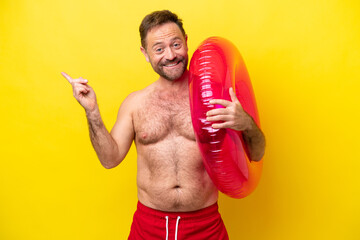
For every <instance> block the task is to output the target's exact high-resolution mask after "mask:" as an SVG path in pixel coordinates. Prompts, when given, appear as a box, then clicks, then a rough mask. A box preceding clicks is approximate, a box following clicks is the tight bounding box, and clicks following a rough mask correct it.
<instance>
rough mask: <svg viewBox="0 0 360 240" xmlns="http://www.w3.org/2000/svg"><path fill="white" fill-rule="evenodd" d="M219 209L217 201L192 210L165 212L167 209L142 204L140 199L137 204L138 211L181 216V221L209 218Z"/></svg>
mask: <svg viewBox="0 0 360 240" xmlns="http://www.w3.org/2000/svg"><path fill="white" fill-rule="evenodd" d="M218 209H219V207H218V203H217V202H216V203H214V204H213V205H211V206H209V207H206V208H203V209H199V210H196V211H191V212H165V211H160V210H157V209H153V208H149V207H147V206H145V205H144V204H142V203H141V202H140V201H138V204H137V211H139V212H141V213H143V214H147V215H150V216H152V217H157V218H165V217H166V216H168V217H169V218H177V217H179V216H180V217H181V221H186V220H193V219H202V218H207V217H209V216H214V215H215V214H219V212H218Z"/></svg>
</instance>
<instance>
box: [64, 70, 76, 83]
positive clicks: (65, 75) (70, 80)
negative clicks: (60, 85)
mask: <svg viewBox="0 0 360 240" xmlns="http://www.w3.org/2000/svg"><path fill="white" fill-rule="evenodd" d="M61 75H63V76H64V78H66V80H68V82H69V83H72V80H73V79H72V78H71V77H70V76H69V75H67V74H66V73H65V72H61Z"/></svg>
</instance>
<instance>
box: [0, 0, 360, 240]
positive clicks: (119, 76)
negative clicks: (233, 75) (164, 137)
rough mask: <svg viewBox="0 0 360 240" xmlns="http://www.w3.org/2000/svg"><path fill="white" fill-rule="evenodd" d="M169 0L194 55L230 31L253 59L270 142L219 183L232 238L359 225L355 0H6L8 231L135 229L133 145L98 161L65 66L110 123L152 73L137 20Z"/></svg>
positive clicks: (17, 234)
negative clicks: (256, 169) (255, 169)
mask: <svg viewBox="0 0 360 240" xmlns="http://www.w3.org/2000/svg"><path fill="white" fill-rule="evenodd" d="M161 9H170V10H172V11H174V12H175V13H177V14H179V16H180V17H181V18H182V19H183V20H184V26H185V30H186V31H187V34H188V37H189V38H188V44H189V54H190V56H191V54H192V53H193V52H194V50H195V49H196V47H197V46H198V44H199V43H200V42H201V41H202V40H204V39H205V38H207V37H210V36H214V35H217V36H222V37H225V38H227V39H230V40H231V41H232V42H233V43H234V44H235V45H236V46H237V47H238V49H239V50H240V52H241V53H242V55H243V57H244V59H245V62H246V64H247V67H248V70H249V72H250V76H251V79H252V82H253V87H254V90H255V94H256V98H257V104H258V108H259V113H260V118H261V122H262V129H263V131H264V132H265V135H266V139H267V149H266V156H265V158H264V169H263V175H262V179H261V181H260V184H259V186H258V188H257V189H256V191H255V192H254V193H253V194H252V195H250V196H249V197H247V198H245V199H241V200H237V199H230V198H229V197H227V196H224V195H221V197H220V200H219V204H220V212H221V214H222V216H223V218H224V221H225V224H226V226H227V228H228V232H229V235H230V238H231V239H235V240H236V239H247V240H258V239H259V240H260V239H261V240H262V239H267V240H282V239H284V240H285V239H286V240H288V239H351V240H352V239H360V230H359V225H360V186H359V185H360V177H359V175H360V174H359V172H360V154H359V149H360V144H359V142H360V141H359V140H358V138H359V134H360V130H359V129H360V128H359V126H358V124H359V122H360V118H359V116H360V114H359V110H360V109H359V103H360V101H359V100H360V97H359V90H360V83H359V82H360V60H359V58H360V3H359V1H357V0H356V1H355V0H353V1H351V0H349V1H346V0H344V1H342V0H338V1H336V0H328V1H324V0H323V1H314V0H305V1H276V0H272V1H268V0H255V1H218V0H217V1H215V0H213V1H205V0H200V1H194V0H191V1H190V0H184V1H160V0H152V1H120V0H108V1H104V0H91V1H88V0H86V1H85V0H82V1H77V0H51V1H50V0H49V1H45V0H43V1H41V0H38V1H34V0H31V1H30V0H1V2H0V81H1V82H0V109H1V118H0V127H1V140H0V141H1V144H0V148H1V151H0V157H1V161H0V239H6V240H18V239H26V240H31V239H34V240H42V239H44V240H45V239H46V240H48V239H126V237H127V235H128V232H129V228H130V224H131V220H132V215H133V212H134V210H135V208H136V202H137V198H136V179H135V173H136V152H135V148H134V147H133V148H132V149H131V151H130V153H129V155H128V156H127V158H126V159H125V161H124V162H123V163H122V164H121V166H118V167H116V168H115V169H112V170H106V169H104V168H103V167H102V166H101V165H100V163H99V161H98V160H97V158H96V155H95V153H94V151H93V149H92V147H91V143H90V140H89V137H88V130H87V123H86V119H85V114H84V111H83V109H82V108H81V107H80V105H79V104H78V103H77V102H76V100H75V99H74V98H73V96H72V90H71V86H70V85H69V84H68V83H67V82H66V80H65V79H64V78H63V77H62V76H61V75H60V72H61V71H65V72H67V73H68V74H70V75H71V76H72V77H74V78H77V77H80V76H82V77H84V78H87V79H88V80H89V83H90V85H91V86H92V87H93V88H94V89H95V92H96V93H97V97H98V102H99V105H100V109H101V113H102V117H103V119H104V122H105V124H106V126H107V127H108V129H110V128H111V127H112V126H113V124H114V122H115V119H116V114H117V110H118V107H119V105H120V103H121V102H122V100H123V99H124V98H125V97H126V96H127V95H128V94H129V93H130V92H132V91H135V90H138V89H141V88H143V87H145V86H147V85H148V84H150V83H152V82H153V81H154V80H156V78H157V76H156V74H155V73H153V70H152V69H151V66H150V65H149V64H148V63H147V62H146V61H145V59H144V57H143V55H142V54H141V52H140V50H139V46H140V39H139V33H138V26H139V24H140V22H141V20H142V18H143V17H144V16H145V15H146V14H148V13H150V12H152V11H153V10H161Z"/></svg>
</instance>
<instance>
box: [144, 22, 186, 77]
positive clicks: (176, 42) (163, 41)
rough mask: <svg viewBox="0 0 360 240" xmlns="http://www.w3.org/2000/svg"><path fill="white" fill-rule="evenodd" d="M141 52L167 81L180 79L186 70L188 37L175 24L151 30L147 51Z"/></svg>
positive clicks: (147, 39)
mask: <svg viewBox="0 0 360 240" xmlns="http://www.w3.org/2000/svg"><path fill="white" fill-rule="evenodd" d="M141 51H142V53H143V54H144V55H145V58H146V61H148V62H150V63H151V66H152V68H153V69H154V71H155V72H156V73H158V74H159V75H160V76H161V77H163V78H165V79H167V80H170V81H174V80H177V79H179V78H180V77H181V76H182V75H183V73H184V71H185V70H186V67H187V64H188V54H187V51H188V48H187V37H185V38H184V36H183V34H182V32H181V30H180V29H179V27H178V26H177V25H176V24H175V23H173V22H171V23H165V24H163V25H160V26H157V27H154V28H153V29H151V30H150V31H149V32H148V33H147V36H146V49H144V48H143V47H141Z"/></svg>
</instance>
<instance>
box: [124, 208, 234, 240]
mask: <svg viewBox="0 0 360 240" xmlns="http://www.w3.org/2000/svg"><path fill="white" fill-rule="evenodd" d="M128 239H129V240H143V239H144V240H159V239H160V240H162V239H164V240H173V239H175V240H185V239H186V240H228V239H229V237H228V234H227V231H226V229H225V225H224V223H223V221H222V219H221V216H220V213H219V211H218V205H217V203H215V204H214V205H211V206H209V207H207V208H204V209H200V210H198V211H194V212H163V211H158V210H155V209H152V208H148V207H146V206H145V205H143V204H141V203H140V202H138V205H137V210H136V212H135V213H134V219H133V223H132V225H131V231H130V235H129V238H128Z"/></svg>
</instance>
